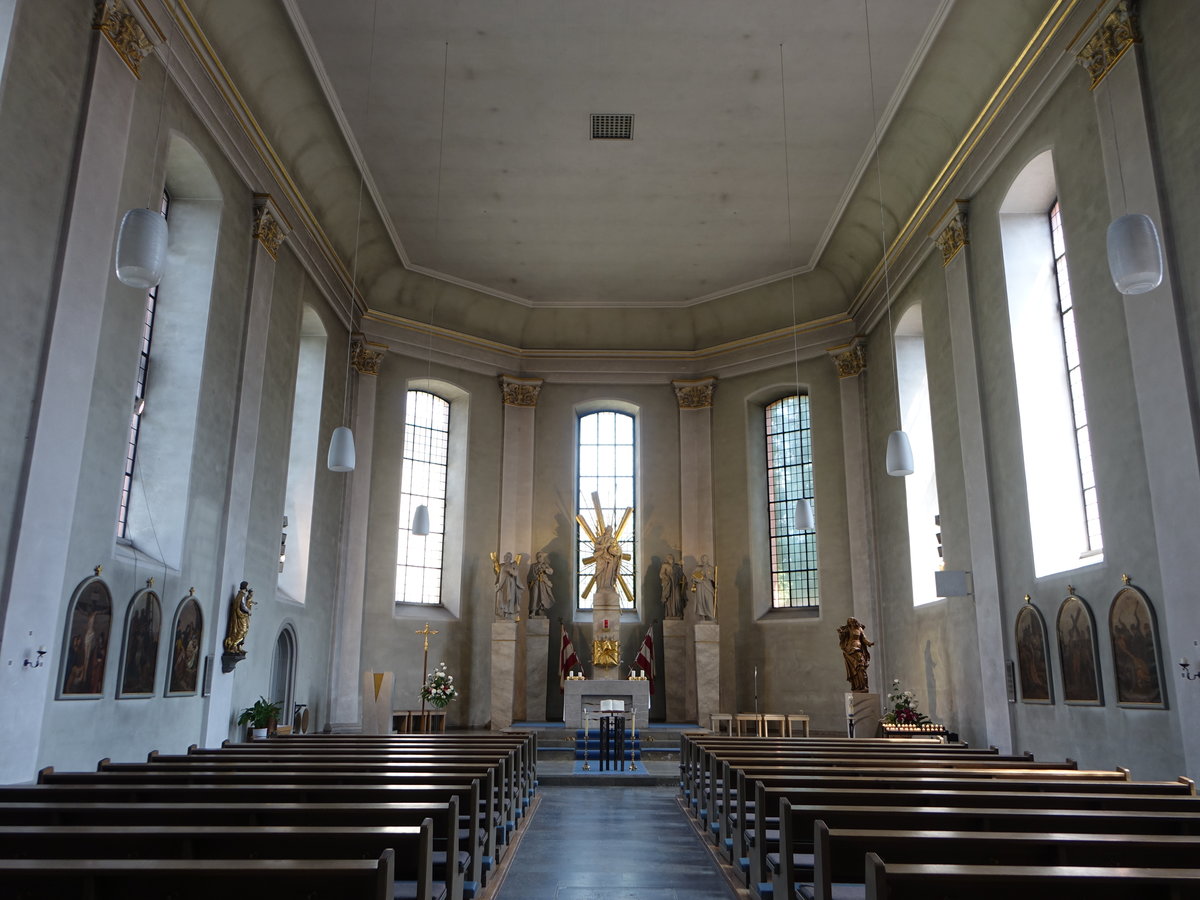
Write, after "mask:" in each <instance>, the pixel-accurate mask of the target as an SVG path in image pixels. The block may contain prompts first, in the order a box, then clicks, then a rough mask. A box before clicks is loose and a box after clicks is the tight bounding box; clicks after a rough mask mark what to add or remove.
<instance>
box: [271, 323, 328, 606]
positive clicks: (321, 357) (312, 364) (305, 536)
mask: <svg viewBox="0 0 1200 900" xmlns="http://www.w3.org/2000/svg"><path fill="white" fill-rule="evenodd" d="M325 342H326V335H325V326H324V325H322V324H321V318H320V316H319V315H318V314H317V312H316V310H314V309H313V308H312V307H311V306H308V305H305V307H304V315H303V318H302V320H301V323H300V352H299V354H298V355H297V358H296V390H295V394H294V400H293V403H292V439H291V445H290V447H289V449H288V470H287V473H288V474H287V496H286V499H285V501H284V505H283V516H284V523H285V524H284V528H283V533H284V535H285V538H284V540H283V546H281V548H280V553H279V560H280V562H279V589H280V591H281V592H282V593H283V594H285V595H286V596H287V597H289V598H291V599H292V600H295V601H296V602H298V603H303V602H304V594H305V589H306V587H307V585H308V552H309V540H310V536H311V533H312V511H313V491H314V488H315V485H316V478H317V459H318V454H319V452H320V447H319V443H320V428H321V401H322V398H323V396H324V389H325Z"/></svg>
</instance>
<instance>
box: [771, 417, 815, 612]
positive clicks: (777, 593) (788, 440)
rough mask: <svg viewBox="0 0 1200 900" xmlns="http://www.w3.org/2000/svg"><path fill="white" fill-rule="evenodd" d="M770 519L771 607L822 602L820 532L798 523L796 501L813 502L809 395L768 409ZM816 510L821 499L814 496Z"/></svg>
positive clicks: (809, 605)
mask: <svg viewBox="0 0 1200 900" xmlns="http://www.w3.org/2000/svg"><path fill="white" fill-rule="evenodd" d="M764 420H765V421H764V424H765V428H766V446H767V519H768V528H769V534H770V541H771V606H772V607H774V608H776V609H793V608H807V609H816V608H818V607H819V606H820V591H819V583H818V578H817V533H816V532H815V531H801V530H800V529H798V528H797V527H796V517H795V511H796V501H797V500H799V499H800V498H802V497H804V498H808V499H809V500H810V501H813V471H812V421H811V419H810V417H809V411H808V395H807V394H793V395H791V396H790V397H784V398H782V399H780V400H776V401H775V402H774V403H771V404H769V405H768V406H767V408H766V410H765V411H764ZM813 512H814V514H815V512H816V504H815V501H813Z"/></svg>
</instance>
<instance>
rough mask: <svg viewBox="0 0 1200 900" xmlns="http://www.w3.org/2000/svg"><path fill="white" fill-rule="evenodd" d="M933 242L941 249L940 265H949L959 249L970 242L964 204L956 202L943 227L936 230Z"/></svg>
mask: <svg viewBox="0 0 1200 900" xmlns="http://www.w3.org/2000/svg"><path fill="white" fill-rule="evenodd" d="M934 243H936V244H937V245H938V249H939V250H941V251H942V267H943V268H945V267H946V266H948V265H950V262H951V260H953V259H954V257H956V256H958V253H959V251H960V250H962V248H963V247H965V246H967V244H969V243H971V240H970V238H969V237H968V235H967V210H966V206H965V204H958V205H957V208H956V209H955V210H954V212H953V214H952V215H951V216H950V219H949V221H947V222H946V224H945V227H943V228H942V230H941V231H940V232H938V236H937V237H936V238H934Z"/></svg>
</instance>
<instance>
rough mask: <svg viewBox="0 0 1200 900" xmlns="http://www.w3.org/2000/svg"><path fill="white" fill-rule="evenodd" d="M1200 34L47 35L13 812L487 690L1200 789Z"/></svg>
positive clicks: (12, 142)
mask: <svg viewBox="0 0 1200 900" xmlns="http://www.w3.org/2000/svg"><path fill="white" fill-rule="evenodd" d="M1197 14H1200V5H1197V4H1196V3H1194V2H1174V0H1140V2H1133V0H1009V2H1005V3H994V2H984V0H906V2H904V3H894V2H887V0H857V2H848V0H837V2H835V0H763V2H758V3H755V4H727V3H722V2H718V0H663V2H657V3H653V4H644V3H637V2H633V0H614V2H605V3H599V4H596V3H580V2H577V0H557V2H547V0H521V2H516V3H504V4H499V3H495V2H491V0H452V2H404V3H401V2H396V0H343V2H338V3H326V2H322V0H98V2H81V0H0V73H2V75H0V78H2V81H0V157H2V158H3V160H4V165H2V166H0V182H2V183H3V189H2V191H0V195H2V196H3V197H4V203H3V207H2V209H0V257H2V258H3V259H6V260H8V262H7V263H4V264H3V269H4V271H5V273H6V277H5V278H4V279H3V282H2V284H0V292H2V295H3V303H4V309H5V310H6V313H5V318H6V320H7V322H8V325H7V326H6V327H5V328H4V329H2V330H0V366H2V367H3V369H4V372H5V380H6V383H7V385H8V387H7V388H6V390H5V391H4V392H3V393H2V394H0V409H2V411H3V417H2V420H3V421H5V422H7V423H9V424H10V425H11V426H12V429H13V432H12V433H13V436H14V442H13V443H11V444H5V445H0V473H2V477H0V509H2V510H3V515H0V541H2V542H3V546H4V547H5V553H4V555H3V557H0V622H2V650H3V664H2V665H0V682H2V683H0V720H2V721H4V722H6V723H8V724H7V728H6V733H5V736H4V738H3V740H2V741H0V784H5V785H17V784H23V783H28V782H31V781H33V780H35V779H36V778H37V773H38V771H39V770H40V769H42V768H43V767H45V766H53V767H55V768H56V769H59V770H86V771H94V769H95V766H96V762H97V760H98V759H101V758H102V757H107V758H111V759H112V760H114V761H140V760H142V759H144V758H145V757H146V754H147V753H149V752H150V751H152V750H158V751H161V752H162V753H165V754H181V753H184V752H186V750H187V748H188V747H189V746H191V745H198V746H199V747H202V748H204V747H210V748H215V747H218V746H220V745H221V743H222V742H223V741H226V740H233V741H242V740H244V739H245V737H246V730H245V727H244V726H245V724H246V722H245V719H246V717H245V716H243V715H242V713H243V711H244V710H248V709H251V708H252V707H253V704H254V703H255V701H256V700H257V699H260V698H262V699H264V700H265V701H270V702H272V703H276V704H278V706H279V712H278V717H279V721H280V723H283V722H285V721H286V722H292V721H293V720H294V721H295V723H296V728H297V730H299V728H300V722H301V720H302V719H301V715H295V716H294V715H293V714H294V713H303V715H304V716H305V717H306V718H305V719H304V721H305V722H306V723H307V724H306V728H305V730H307V731H309V732H331V733H332V734H333V735H335V736H336V735H353V734H361V733H364V732H366V733H370V732H372V731H390V730H391V727H392V725H393V724H394V719H393V712H394V711H396V710H403V711H408V710H417V709H418V708H420V709H422V710H424V708H425V699H428V697H426V698H424V699H423V697H422V690H423V687H424V686H426V685H427V673H428V672H430V671H432V670H434V669H435V667H438V666H441V665H443V664H444V667H443V668H444V671H445V672H446V673H448V675H449V676H453V685H454V692H453V693H454V695H455V696H454V699H453V700H452V701H451V702H449V704H448V705H446V706H445V707H444V718H443V719H442V723H441V724H442V725H443V726H444V727H445V729H446V732H447V734H452V733H464V734H465V733H474V732H480V733H484V732H491V733H494V734H503V733H505V732H506V730H507V731H510V732H511V731H512V728H513V726H514V723H515V724H516V726H518V727H520V726H525V725H532V726H546V727H552V726H553V727H562V726H559V725H558V724H557V723H561V722H563V721H564V720H566V721H567V722H568V726H567V727H569V723H570V721H571V716H572V715H575V716H576V717H578V715H579V710H578V706H576V707H574V708H572V706H571V704H572V703H576V704H577V703H579V702H580V701H579V696H580V690H581V689H582V690H584V691H585V693H586V686H587V685H593V684H595V682H597V681H604V680H609V681H610V682H611V684H610V686H615V685H618V684H622V685H623V684H625V683H626V682H628V681H629V678H630V676H631V675H636V673H639V672H642V673H644V674H645V677H646V683H647V686H649V687H652V689H653V694H650V695H649V709H648V710H645V709H641V708H639V709H640V711H639V715H641V716H643V719H641V720H639V721H638V725H639V727H642V726H646V727H660V728H662V727H667V726H674V727H676V728H677V729H688V728H690V729H695V728H697V727H699V728H702V729H707V728H709V727H710V724H712V722H713V720H712V716H713V715H714V714H717V715H724V714H738V713H746V712H750V711H753V712H754V713H756V714H757V713H758V712H759V711H760V710H761V711H763V712H767V713H778V714H781V715H789V714H794V715H796V716H805V717H807V719H806V720H805V724H806V726H807V727H808V729H809V730H810V733H811V734H812V735H813V736H816V737H819V736H822V735H823V736H842V737H844V736H845V735H846V729H847V702H848V701H847V698H848V697H849V696H851V694H852V693H855V692H857V693H859V694H862V693H866V694H868V695H873V696H875V697H877V698H878V701H879V702H880V703H883V702H885V701H884V700H883V698H885V697H886V696H887V695H888V694H889V693H891V692H901V693H902V692H904V691H908V692H911V694H912V696H913V698H915V700H916V701H917V703H919V706H918V707H917V708H918V709H919V711H920V714H921V715H923V716H925V717H928V719H929V720H931V721H932V722H933V723H937V724H940V725H944V726H945V728H946V729H947V730H948V731H950V732H952V733H954V734H956V735H957V736H958V737H959V738H960V739H961V741H963V742H966V743H967V744H968V745H969V746H970V747H972V748H988V747H994V748H998V750H999V752H1000V753H1001V754H1021V753H1032V754H1033V755H1034V757H1036V758H1037V759H1039V760H1041V759H1048V760H1064V759H1068V760H1075V761H1077V762H1078V764H1079V766H1081V767H1084V768H1088V769H1112V768H1113V767H1116V766H1125V767H1128V768H1129V769H1130V770H1131V771H1132V774H1133V777H1134V778H1137V779H1174V778H1177V777H1178V776H1181V775H1189V776H1192V777H1195V776H1196V775H1197V774H1198V773H1200V684H1198V683H1197V674H1198V673H1200V605H1198V604H1197V599H1196V598H1197V595H1198V590H1200V552H1198V548H1200V407H1198V405H1197V377H1198V374H1200V372H1198V369H1197V363H1196V359H1197V357H1198V355H1200V254H1193V253H1192V252H1191V251H1190V250H1189V249H1188V248H1190V247H1195V246H1198V245H1200V203H1197V204H1196V205H1193V201H1196V200H1198V199H1200V166H1198V165H1197V154H1196V146H1197V143H1196V136H1197V134H1200V75H1198V74H1197V71H1196V66H1195V60H1194V53H1193V50H1192V39H1190V38H1188V37H1187V35H1188V34H1193V35H1194V34H1195V32H1192V31H1191V30H1190V29H1191V28H1193V27H1196V21H1195V19H1193V16H1196V15H1197ZM1189 21H1191V22H1192V23H1193V24H1192V25H1191V26H1189V25H1188V24H1187V23H1188V22H1189ZM164 223H165V224H164ZM139 254H140V255H139ZM1074 298H1078V300H1079V303H1078V304H1075V303H1074V302H1073V300H1074ZM18 432H19V433H21V435H22V441H21V442H20V444H19V445H18V443H17V442H16V441H15V437H16V434H17V433H18ZM904 473H908V474H904ZM606 526H607V530H606ZM606 534H607V535H608V536H609V538H611V540H612V545H611V547H610V546H608V545H607V544H606V543H605V541H606V540H607V539H608V538H605V535H606ZM602 551H603V552H611V554H612V555H611V557H609V558H606V559H602V557H601V554H602ZM850 620H853V622H854V623H855V624H854V628H856V629H857V631H855V632H854V634H855V640H859V641H860V642H859V643H857V644H855V646H854V651H853V652H854V653H856V654H858V656H857V657H855V658H856V659H858V660H859V661H860V662H861V663H862V665H861V667H860V669H859V670H855V671H852V669H853V660H852V654H851V653H850V652H848V651H847V650H846V642H847V638H846V634H847V633H848V632H846V631H843V632H842V636H841V637H839V628H842V629H845V628H846V626H847V623H849V622H850ZM422 635H424V636H422ZM868 648H869V649H868ZM572 653H573V654H574V656H573V657H572V658H571V659H570V664H569V665H568V664H567V663H568V657H569V656H570V655H571V654H572ZM864 654H869V657H870V663H869V667H868V666H867V665H866V661H865V659H864V658H863V655H864ZM860 675H861V676H862V679H863V683H862V684H861V685H857V684H855V678H856V677H858V676H860ZM867 678H869V686H868V685H867V682H866V679H867ZM636 681H637V679H636V678H635V681H634V682H630V684H634V685H635V686H636ZM848 682H849V683H848ZM581 685H582V686H584V687H582V688H581ZM873 702H874V701H873ZM434 705H437V704H434ZM635 705H636V701H635ZM873 724H874V723H873V722H872V725H873ZM389 896H390V895H389ZM513 896H515V894H514V895H513ZM614 896H615V895H614ZM647 896H650V895H647ZM654 896H657V895H654ZM664 896H665V895H664Z"/></svg>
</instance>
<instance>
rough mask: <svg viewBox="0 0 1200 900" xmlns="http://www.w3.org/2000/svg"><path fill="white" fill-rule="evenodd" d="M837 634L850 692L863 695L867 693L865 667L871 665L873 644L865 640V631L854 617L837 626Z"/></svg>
mask: <svg viewBox="0 0 1200 900" xmlns="http://www.w3.org/2000/svg"><path fill="white" fill-rule="evenodd" d="M837 632H838V641H839V643H840V644H841V646H842V659H843V660H845V663H846V680H847V681H848V682H850V690H851V691H853V692H854V693H856V694H865V693H867V692H868V688H867V667H868V666H869V665H870V664H871V651H870V649H869V648H871V647H874V646H875V642H874V641H869V640H867V632H866V629H864V628H863V624H862V622H860V621H858V619H856V618H854V616H851V617H850V618H848V619H847V620H846V624H845V625H841V626H839V627H838V630H837Z"/></svg>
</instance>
